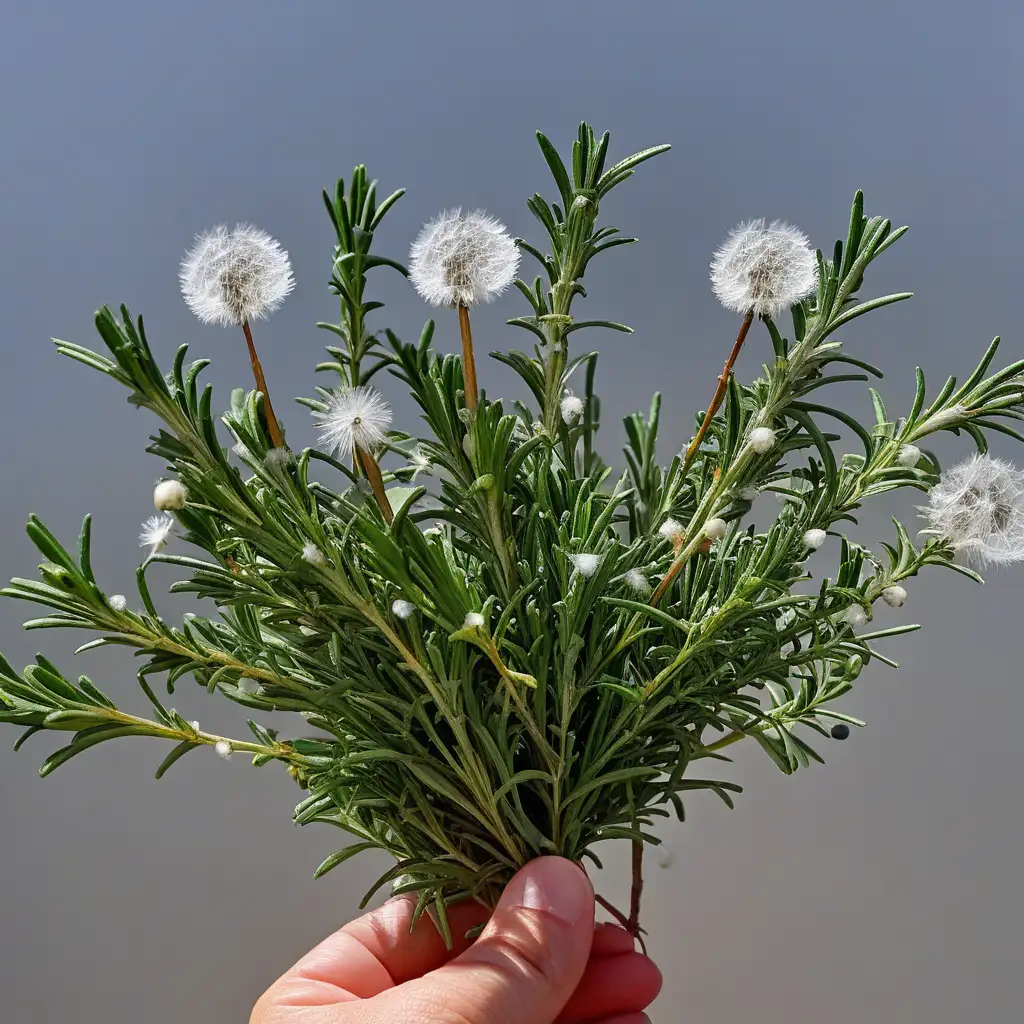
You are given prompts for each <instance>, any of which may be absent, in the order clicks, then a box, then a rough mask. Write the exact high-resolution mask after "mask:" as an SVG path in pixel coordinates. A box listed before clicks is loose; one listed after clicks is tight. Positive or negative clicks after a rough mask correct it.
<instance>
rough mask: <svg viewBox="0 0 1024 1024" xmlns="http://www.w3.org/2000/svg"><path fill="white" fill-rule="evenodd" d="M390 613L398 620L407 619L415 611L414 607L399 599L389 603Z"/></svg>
mask: <svg viewBox="0 0 1024 1024" xmlns="http://www.w3.org/2000/svg"><path fill="white" fill-rule="evenodd" d="M391 611H392V612H393V613H394V614H395V615H396V616H397V617H398V618H400V619H408V618H410V617H411V616H412V613H413V612H414V611H416V605H414V604H413V603H412V602H411V601H403V600H402V598H400V597H399V598H396V599H395V600H394V601H392V602H391Z"/></svg>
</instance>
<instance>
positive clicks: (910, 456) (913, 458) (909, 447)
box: [896, 444, 921, 469]
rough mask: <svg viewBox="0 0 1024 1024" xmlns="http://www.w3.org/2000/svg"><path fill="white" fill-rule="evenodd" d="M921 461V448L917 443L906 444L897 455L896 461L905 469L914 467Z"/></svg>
mask: <svg viewBox="0 0 1024 1024" xmlns="http://www.w3.org/2000/svg"><path fill="white" fill-rule="evenodd" d="M920 461H921V449H920V448H918V447H917V445H916V444H905V445H904V446H903V447H902V448H900V453H899V455H897V456H896V463H897V465H899V466H902V467H903V468H904V469H913V468H914V467H915V466H916V465H917V464H918V463H919V462H920Z"/></svg>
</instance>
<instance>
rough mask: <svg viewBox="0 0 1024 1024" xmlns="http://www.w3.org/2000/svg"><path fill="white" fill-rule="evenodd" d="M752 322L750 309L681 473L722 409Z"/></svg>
mask: <svg viewBox="0 0 1024 1024" xmlns="http://www.w3.org/2000/svg"><path fill="white" fill-rule="evenodd" d="M753 322H754V311H753V309H750V310H748V311H747V315H746V316H745V317H744V318H743V323H742V324H741V325H740V332H739V334H737V335H736V340H735V341H734V342H733V346H732V351H731V352H730V353H729V358H728V359H726V361H725V366H724V367H723V368H722V372H721V374H719V377H718V386H717V387H716V388H715V393H714V396H713V397H712V399H711V404H710V405H709V406H708V410H707V412H706V413H704V421H703V422H702V423H701V425H700V430H698V431H697V435H696V437H694V439H693V440H692V441H691V442H690V447H689V448H687V449H686V459H685V461H684V462H683V473H684V475H685V473H686V471H687V470H688V469H689V468H690V465H691V463H692V462H693V460H694V458H695V457H696V455H697V449H698V448H699V447H700V444H701V442H702V441H703V440H704V435H705V434H706V433H707V432H708V427H710V426H711V421H712V420H713V419H714V418H715V413H716V412H718V410H719V409H720V408H721V407H722V402H723V401H724V400H725V391H726V388H727V387H728V386H729V377H730V375H731V374H732V368H733V366H734V365H735V363H736V360H737V359H738V358H739V354H740V349H741V348H743V342H744V341H745V340H746V337H747V331H749V330H750V325H751V324H752V323H753Z"/></svg>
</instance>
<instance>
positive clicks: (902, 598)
mask: <svg viewBox="0 0 1024 1024" xmlns="http://www.w3.org/2000/svg"><path fill="white" fill-rule="evenodd" d="M882 600H883V601H884V602H885V603H886V604H887V605H888V606H889V607H890V608H902V607H903V606H904V605H905V604H906V603H907V591H906V589H905V588H904V587H901V586H900V585H899V584H898V583H894V584H892V586H889V587H886V588H885V589H884V590H883V591H882Z"/></svg>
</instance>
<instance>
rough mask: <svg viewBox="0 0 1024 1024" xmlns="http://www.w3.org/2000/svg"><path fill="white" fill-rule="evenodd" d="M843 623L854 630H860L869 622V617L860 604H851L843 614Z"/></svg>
mask: <svg viewBox="0 0 1024 1024" xmlns="http://www.w3.org/2000/svg"><path fill="white" fill-rule="evenodd" d="M843 621H844V622H845V623H847V625H849V626H852V627H853V628H854V629H860V628H861V627H862V626H863V625H864V624H865V623H866V622H867V621H868V615H867V612H866V611H864V609H863V608H861V606H860V605H859V604H851V605H850V607H849V608H847V609H846V611H845V612H844V613H843Z"/></svg>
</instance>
